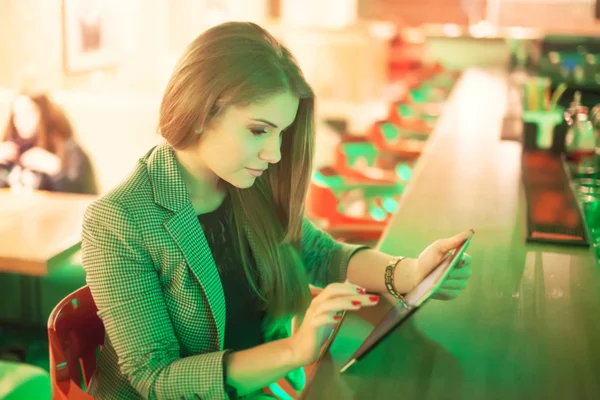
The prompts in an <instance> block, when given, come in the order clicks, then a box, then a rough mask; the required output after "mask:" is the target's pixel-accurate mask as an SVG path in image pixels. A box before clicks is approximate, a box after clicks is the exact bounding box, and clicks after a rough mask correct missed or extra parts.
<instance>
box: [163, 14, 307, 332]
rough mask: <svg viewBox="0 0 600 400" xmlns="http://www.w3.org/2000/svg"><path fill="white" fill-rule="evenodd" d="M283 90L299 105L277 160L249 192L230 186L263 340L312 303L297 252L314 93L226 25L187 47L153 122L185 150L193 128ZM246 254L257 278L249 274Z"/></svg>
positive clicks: (254, 37)
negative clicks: (263, 314)
mask: <svg viewBox="0 0 600 400" xmlns="http://www.w3.org/2000/svg"><path fill="white" fill-rule="evenodd" d="M284 91H290V92H291V93H292V94H294V95H295V96H297V97H298V98H299V99H300V101H299V106H298V111H297V114H296V119H295V120H294V123H293V124H292V126H291V127H290V128H289V132H288V133H286V134H285V135H283V140H282V145H281V161H280V162H279V163H277V164H275V165H272V166H271V167H270V168H269V169H268V170H267V171H266V172H265V174H263V176H262V177H261V178H259V179H257V180H256V181H255V184H254V185H253V186H252V187H251V188H249V189H244V190H240V189H238V188H235V187H233V186H232V185H229V186H228V190H229V193H230V195H231V199H232V207H233V215H234V221H235V224H234V225H235V229H234V232H235V237H236V239H235V244H236V247H237V249H238V251H239V252H240V254H241V256H242V261H243V265H244V270H245V272H246V276H247V278H248V281H249V282H250V285H251V287H252V288H253V289H254V290H255V292H256V293H257V294H258V295H259V296H260V298H261V299H262V300H263V304H264V309H265V310H266V315H267V317H266V318H265V322H264V328H265V334H266V335H267V336H270V335H272V334H274V333H276V332H277V331H279V330H280V329H281V328H283V327H285V326H287V325H288V321H289V319H290V318H291V317H292V316H293V315H296V314H299V313H303V312H304V311H305V310H306V307H307V306H308V304H309V303H310V292H309V290H308V278H307V275H306V271H305V269H304V266H303V264H302V260H301V257H300V256H299V251H300V250H301V249H300V247H301V246H300V242H301V234H302V220H303V216H304V199H305V196H306V192H307V189H308V185H309V182H310V175H311V170H312V158H313V143H314V94H313V91H312V89H311V88H310V86H309V85H308V83H307V82H306V80H305V78H304V76H303V74H302V72H301V70H300V67H299V66H298V63H297V61H296V60H295V59H294V57H293V56H292V54H291V53H290V51H289V50H288V49H287V48H286V47H285V46H283V45H281V44H280V43H279V42H278V41H277V40H276V39H275V38H274V37H273V36H271V35H270V34H269V33H268V32H267V31H265V30H264V29H263V28H261V27H260V26H258V25H256V24H253V23H250V22H227V23H224V24H221V25H218V26H215V27H213V28H211V29H209V30H207V31H205V32H204V33H202V34H201V35H200V36H198V37H197V38H196V39H195V40H194V41H193V42H192V43H191V44H190V45H189V46H188V48H187V49H186V51H185V53H184V54H183V56H182V57H181V59H180V60H179V62H178V64H177V66H176V67H175V70H174V72H173V74H172V75H171V78H170V80H169V82H168V84H167V87H166V89H165V93H164V96H163V100H162V104H161V106H160V118H159V132H160V134H161V135H162V136H163V137H164V138H166V140H167V141H168V142H169V143H170V144H171V146H172V147H173V148H175V149H178V150H179V149H184V148H186V147H188V146H190V145H192V144H194V143H195V142H196V140H198V137H199V136H201V135H196V134H195V133H194V132H195V131H196V130H202V129H204V128H205V127H206V126H208V125H209V124H210V122H211V121H214V120H216V119H217V118H218V117H219V116H220V115H222V113H223V112H224V110H226V109H227V107H230V106H242V107H243V106H248V105H250V104H252V103H254V102H258V101H261V100H264V99H265V98H267V97H269V96H272V95H275V94H278V93H281V92H284ZM248 244H249V246H248ZM249 251H252V255H253V256H254V258H255V259H256V261H257V263H258V266H259V269H258V274H259V276H255V274H253V273H252V272H251V271H252V268H251V267H250V263H251V258H250V253H249Z"/></svg>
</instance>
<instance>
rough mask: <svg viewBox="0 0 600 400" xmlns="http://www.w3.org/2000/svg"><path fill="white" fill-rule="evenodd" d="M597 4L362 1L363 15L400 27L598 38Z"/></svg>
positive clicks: (581, 0)
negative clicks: (494, 28) (471, 27)
mask: <svg viewBox="0 0 600 400" xmlns="http://www.w3.org/2000/svg"><path fill="white" fill-rule="evenodd" d="M594 4H595V0H359V15H360V17H362V18H369V19H387V18H390V19H392V20H394V21H395V22H396V23H397V24H398V25H399V26H405V25H409V26H415V25H420V24H423V23H456V24H467V23H469V21H472V22H473V23H476V22H478V21H479V20H483V19H488V20H490V21H491V22H497V23H498V24H499V25H501V26H524V27H534V28H540V29H542V30H545V31H552V32H564V33H577V34H591V35H598V34H600V21H597V20H595V18H594V11H593V8H594Z"/></svg>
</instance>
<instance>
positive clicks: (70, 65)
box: [63, 0, 118, 72]
mask: <svg viewBox="0 0 600 400" xmlns="http://www.w3.org/2000/svg"><path fill="white" fill-rule="evenodd" d="M113 4H114V2H113V1H106V0H63V37H64V66H65V71H66V72H84V71H92V70H96V69H101V68H108V67H114V66H116V65H117V61H118V54H117V35H116V31H115V29H116V18H115V14H114V11H115V9H114V7H111V5H113Z"/></svg>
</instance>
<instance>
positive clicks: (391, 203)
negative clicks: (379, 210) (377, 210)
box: [383, 197, 398, 214]
mask: <svg viewBox="0 0 600 400" xmlns="http://www.w3.org/2000/svg"><path fill="white" fill-rule="evenodd" d="M383 208H384V209H385V210H386V211H387V212H389V213H390V214H393V213H395V212H396V211H398V202H397V201H396V199H394V198H393V197H386V198H385V199H383Z"/></svg>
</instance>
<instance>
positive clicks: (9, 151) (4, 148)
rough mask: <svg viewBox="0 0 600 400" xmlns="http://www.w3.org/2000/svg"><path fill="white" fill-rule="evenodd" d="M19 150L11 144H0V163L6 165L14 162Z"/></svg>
mask: <svg viewBox="0 0 600 400" xmlns="http://www.w3.org/2000/svg"><path fill="white" fill-rule="evenodd" d="M18 150H19V148H18V147H17V145H16V144H14V143H13V142H2V143H0V163H1V164H6V163H9V162H12V161H16V159H17V152H18Z"/></svg>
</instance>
